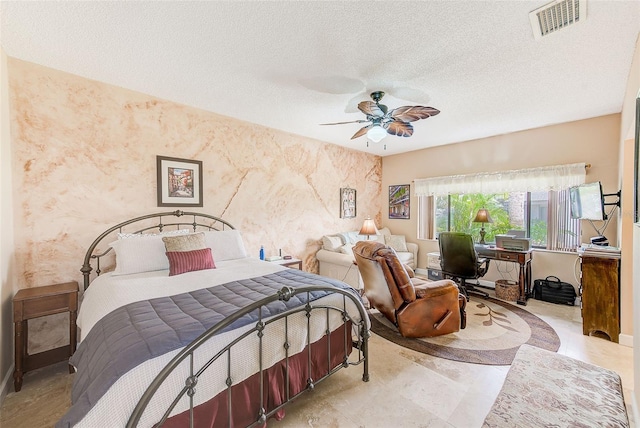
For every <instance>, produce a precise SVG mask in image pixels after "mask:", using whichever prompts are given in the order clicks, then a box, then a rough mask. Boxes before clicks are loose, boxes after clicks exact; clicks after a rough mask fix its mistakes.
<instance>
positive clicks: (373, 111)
mask: <svg viewBox="0 0 640 428" xmlns="http://www.w3.org/2000/svg"><path fill="white" fill-rule="evenodd" d="M358 110H360V111H361V112H363V113H364V114H366V115H367V116H373V117H383V116H384V115H385V114H386V112H385V111H384V110H383V109H382V108H381V106H379V105H378V104H376V103H374V102H373V101H362V102H361V103H359V104H358Z"/></svg>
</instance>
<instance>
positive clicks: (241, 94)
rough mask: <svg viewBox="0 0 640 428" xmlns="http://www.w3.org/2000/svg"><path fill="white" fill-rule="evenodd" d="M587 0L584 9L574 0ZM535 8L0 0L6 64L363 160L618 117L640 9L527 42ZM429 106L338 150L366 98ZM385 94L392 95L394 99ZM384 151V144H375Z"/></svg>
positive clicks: (615, 9)
mask: <svg viewBox="0 0 640 428" xmlns="http://www.w3.org/2000/svg"><path fill="white" fill-rule="evenodd" d="M583 1H586V0H583ZM546 3H547V1H546V0H542V1H419V2H406V1H384V2H380V1H373V2H372V1H339V2H326V1H312V2H310V1H289V2H281V1H269V2H255V1H243V2H238V1H224V2H217V1H216V2H204V1H203V2H151V1H148V2H102V1H93V2H65V1H62V2H57V1H56V2H32V1H25V2H20V1H6V0H3V1H2V2H1V6H0V7H1V8H2V22H1V25H2V32H1V42H2V46H3V49H4V51H5V53H6V54H7V55H8V56H11V57H15V58H19V59H23V60H26V61H31V62H34V63H37V64H42V65H45V66H48V67H52V68H55V69H59V70H63V71H67V72H70V73H74V74H77V75H80V76H84V77H87V78H90V79H95V80H99V81H102V82H106V83H110V84H113V85H117V86H121V87H124V88H128V89H132V90H136V91H140V92H143V93H147V94H151V95H154V96H157V97H159V98H163V99H167V100H172V101H176V102H179V103H183V104H187V105H190V106H195V107H198V108H202V109H205V110H209V111H212V112H216V113H219V114H222V115H226V116H231V117H235V118H239V119H242V120H246V121H249V122H254V123H258V124H262V125H266V126H269V127H272V128H276V129H280V130H283V131H287V132H290V133H293V134H298V135H304V136H308V137H311V138H315V139H318V140H322V141H326V142H330V143H334V144H339V145H343V146H346V147H350V148H353V149H356V150H362V151H366V152H370V153H375V154H378V155H382V156H385V155H391V154H395V153H401V152H406V151H411V150H417V149H420V148H424V147H431V146H437V145H443V144H449V143H454V142H460V141H466V140H471V139H476V138H481V137H487V136H492V135H499V134H504V133H509V132H514V131H519V130H524V129H530V128H536V127H540V126H546V125H550V124H555V123H561V122H567V121H573V120H579V119H585V118H591V117H596V116H601V115H605V114H610V113H617V112H620V110H621V108H622V101H623V96H624V91H625V87H626V83H627V80H628V74H629V71H630V67H631V60H632V56H633V51H634V48H635V43H636V38H637V37H638V33H639V31H640V1H637V0H633V1H593V0H589V1H588V2H587V17H586V19H584V20H582V21H581V22H580V23H578V24H576V25H574V26H570V27H568V28H566V29H564V30H562V31H560V32H557V33H554V34H551V35H549V36H546V37H544V38H542V39H541V40H535V39H534V37H533V33H532V30H531V26H530V24H529V17H528V14H529V12H530V11H532V10H534V9H537V8H538V7H540V6H543V5H545V4H546ZM378 89H383V90H387V92H388V94H390V95H387V96H385V97H384V99H383V103H384V104H386V105H387V106H389V108H390V109H391V108H395V107H399V106H401V105H413V104H422V105H427V106H432V107H435V108H437V109H439V110H441V113H440V114H439V115H438V116H435V117H431V118H428V119H425V120H420V121H418V122H414V124H415V133H414V135H413V136H412V137H410V138H401V137H395V136H388V137H387V138H385V139H384V140H382V142H380V143H376V144H374V143H370V144H369V147H367V139H366V137H360V138H358V139H355V140H350V137H351V136H352V135H353V134H354V133H355V132H356V131H357V130H358V129H359V128H360V126H361V125H359V124H346V125H336V126H320V125H319V124H321V123H327V122H339V121H350V120H357V119H361V118H363V115H362V114H361V113H358V112H355V113H352V112H350V111H352V109H353V106H354V105H355V104H357V101H360V100H363V101H364V100H369V99H370V98H369V95H368V94H369V92H371V91H373V90H378ZM392 94H395V95H396V96H397V98H396V97H393V96H391V95H392ZM385 145H386V149H385Z"/></svg>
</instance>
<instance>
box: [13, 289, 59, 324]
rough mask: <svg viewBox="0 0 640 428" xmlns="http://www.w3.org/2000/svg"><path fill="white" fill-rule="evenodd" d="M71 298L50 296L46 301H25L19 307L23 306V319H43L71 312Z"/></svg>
mask: <svg viewBox="0 0 640 428" xmlns="http://www.w3.org/2000/svg"><path fill="white" fill-rule="evenodd" d="M70 300H71V297H70V296H69V295H68V294H60V295H57V296H48V297H46V299H44V298H43V299H32V300H23V301H22V302H21V303H20V304H19V305H18V306H22V317H21V318H22V319H31V318H38V317H43V316H45V315H53V314H59V313H61V312H68V311H70V310H71V304H70V303H71V302H70Z"/></svg>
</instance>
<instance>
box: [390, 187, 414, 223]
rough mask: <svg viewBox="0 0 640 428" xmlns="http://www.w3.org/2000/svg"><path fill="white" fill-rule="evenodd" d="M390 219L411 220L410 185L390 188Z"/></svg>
mask: <svg viewBox="0 0 640 428" xmlns="http://www.w3.org/2000/svg"><path fill="white" fill-rule="evenodd" d="M389 218H391V219H404V220H408V219H409V185H408V184H398V185H395V186H389Z"/></svg>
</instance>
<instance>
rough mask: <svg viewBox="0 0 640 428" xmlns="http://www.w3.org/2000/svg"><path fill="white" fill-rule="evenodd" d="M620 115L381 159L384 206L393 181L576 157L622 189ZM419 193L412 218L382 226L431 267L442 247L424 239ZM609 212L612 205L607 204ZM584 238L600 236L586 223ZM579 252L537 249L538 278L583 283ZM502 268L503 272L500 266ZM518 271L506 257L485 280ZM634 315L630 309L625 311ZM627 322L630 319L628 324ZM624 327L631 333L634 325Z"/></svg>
mask: <svg viewBox="0 0 640 428" xmlns="http://www.w3.org/2000/svg"><path fill="white" fill-rule="evenodd" d="M619 127H620V115H619V114H613V115H608V116H603V117H597V118H593V119H588V120H581V121H576V122H570V123H563V124H558V125H551V126H547V127H543V128H537V129H530V130H527V131H522V132H516V133H512V134H506V135H499V136H496V137H490V138H483V139H480V140H475V141H468V142H463V143H458V144H451V145H447V146H440V147H434V148H430V149H425V150H417V151H414V152H410V153H404V154H399V155H394V156H386V157H384V158H383V159H382V168H383V175H382V189H383V191H382V193H383V195H382V200H381V203H382V206H383V210H384V207H386V206H387V205H388V202H387V198H388V196H387V194H386V193H385V191H386V190H387V189H388V186H390V185H393V184H407V183H412V182H413V180H414V179H416V178H427V177H438V176H446V175H455V174H470V173H477V172H490V171H504V170H511V169H520V168H533V167H539V166H548V165H561V164H569V163H575V162H585V163H590V164H591V165H592V166H591V168H589V169H588V170H587V178H586V180H587V182H592V181H602V185H603V189H604V191H605V193H612V192H616V191H617V190H618V142H619V135H620V129H619ZM417 206H418V204H417V198H416V197H415V196H413V189H412V197H411V207H410V209H411V213H410V219H409V220H397V219H393V220H390V219H389V218H388V216H387V215H386V214H385V215H383V225H385V226H388V227H389V229H391V230H392V231H393V232H394V233H399V234H405V235H406V236H407V237H411V238H409V240H411V241H413V242H417V243H418V245H419V246H420V251H419V254H418V268H420V269H426V266H427V253H429V252H437V251H438V242H437V241H435V240H420V241H418V240H417V239H416V236H417V220H418V210H417ZM607 211H608V209H607ZM616 221H617V214H616V215H615V216H614V218H613V219H612V221H611V223H610V224H609V226H608V228H607V230H606V233H605V234H606V236H607V237H608V238H609V240H610V242H611V245H616V242H617V236H616V235H617V232H616V230H617V226H616ZM582 231H583V232H582V233H583V236H582V240H583V242H589V238H590V237H591V236H593V235H595V232H594V230H593V229H592V228H591V226H590V225H589V224H588V223H587V222H584V223H583V225H582ZM576 260H577V256H576V254H573V253H569V254H559V253H557V252H548V251H536V252H535V254H534V261H533V264H532V276H533V278H544V277H546V276H548V275H555V276H557V277H559V278H561V279H562V280H563V281H566V282H569V283H572V284H573V285H574V286H576V287H577V286H578V280H577V277H578V275H577V274H576V273H575V272H576V271H577V268H576ZM498 267H499V268H500V271H501V272H498V269H497V268H498ZM517 274H518V272H517V271H516V270H514V266H513V264H511V263H507V262H500V263H496V262H492V266H491V269H490V271H489V273H488V274H487V275H486V276H485V279H487V280H490V281H494V280H496V279H500V278H507V279H509V278H510V279H514V280H515V279H517ZM625 316H626V317H627V318H628V319H631V314H630V313H625ZM624 325H626V324H624ZM624 332H629V329H627V330H625V331H624Z"/></svg>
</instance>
